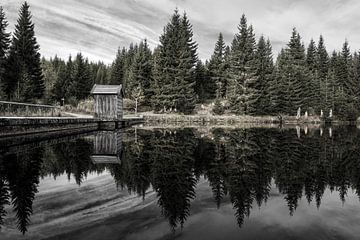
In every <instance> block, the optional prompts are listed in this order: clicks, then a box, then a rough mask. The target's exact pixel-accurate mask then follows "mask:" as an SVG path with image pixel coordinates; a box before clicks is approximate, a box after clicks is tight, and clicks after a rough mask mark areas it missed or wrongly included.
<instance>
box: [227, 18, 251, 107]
mask: <svg viewBox="0 0 360 240" xmlns="http://www.w3.org/2000/svg"><path fill="white" fill-rule="evenodd" d="M238 29H239V33H238V34H236V35H235V37H234V39H233V42H232V46H231V57H230V76H229V77H230V83H229V86H228V97H229V101H230V108H231V109H232V111H234V112H236V113H248V112H249V111H252V110H251V107H250V108H249V105H251V104H252V103H251V102H250V101H249V99H250V98H251V97H252V95H254V94H257V93H256V90H255V89H254V88H253V83H254V81H256V78H255V76H254V74H255V69H254V62H253V61H254V49H255V44H256V41H255V36H254V34H253V29H252V26H249V27H248V25H247V19H246V17H245V15H242V17H241V20H240V25H239V26H238Z"/></svg>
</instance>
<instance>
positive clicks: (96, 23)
mask: <svg viewBox="0 0 360 240" xmlns="http://www.w3.org/2000/svg"><path fill="white" fill-rule="evenodd" d="M21 3H22V1H19V0H1V3H0V5H1V4H2V5H3V7H4V9H5V12H6V16H7V19H8V22H9V30H10V31H12V30H13V28H14V25H15V22H16V18H17V15H18V9H19V7H20V5H21ZM28 3H29V4H30V7H31V12H32V14H33V20H34V22H35V31H36V36H37V38H38V41H39V44H40V47H41V54H42V55H43V56H45V57H47V58H48V57H51V56H54V55H55V54H57V55H58V56H60V57H63V58H67V56H68V55H69V54H72V55H74V54H76V53H77V52H79V51H81V52H82V53H83V54H84V55H85V56H86V57H88V58H89V59H90V60H93V61H97V60H102V61H104V62H106V63H110V62H111V61H112V60H113V59H114V57H115V54H116V51H117V48H118V47H119V46H120V47H123V46H125V47H127V46H128V45H129V44H130V43H131V42H139V41H140V40H141V39H144V38H147V39H148V41H149V43H150V46H151V47H154V46H155V45H156V44H157V43H158V39H159V35H160V34H161V33H162V30H163V27H164V25H165V24H166V23H167V22H168V20H169V18H170V16H171V14H172V13H173V11H174V9H175V8H176V7H178V8H179V10H180V11H181V12H183V11H186V13H187V14H188V16H189V19H190V21H191V23H192V24H193V30H194V34H195V37H194V38H195V40H196V41H197V42H198V44H199V56H200V58H201V59H203V60H204V59H207V58H209V57H210V55H211V53H212V51H213V48H214V44H215V41H216V39H217V36H218V33H219V32H222V33H223V34H224V36H225V40H226V42H227V44H230V42H231V40H232V38H233V35H234V34H235V33H236V31H237V25H238V24H239V21H240V17H241V15H242V14H243V13H244V14H245V15H246V16H247V18H248V22H249V23H251V24H253V26H254V29H255V33H256V36H257V37H259V36H260V35H261V34H263V35H264V36H265V37H268V38H270V40H271V42H272V45H273V49H274V52H275V54H276V53H277V52H278V51H279V50H280V49H281V48H282V47H284V46H285V44H286V43H287V41H288V40H289V37H290V34H291V30H292V28H293V27H296V28H297V29H298V31H299V32H300V34H301V36H302V38H303V41H304V43H305V44H306V45H307V44H308V42H309V41H310V39H311V38H314V40H315V41H317V40H318V37H319V35H320V34H322V35H323V36H324V38H325V43H326V47H327V49H328V51H331V50H333V49H336V50H338V49H340V48H341V46H342V44H343V42H344V40H345V39H347V40H348V41H349V43H350V47H351V50H352V51H355V50H357V49H359V48H360V33H359V29H360V15H359V13H358V12H359V9H360V1H357V0H266V1H263V0H251V1H248V0H221V1H220V0H51V1H50V0H28Z"/></svg>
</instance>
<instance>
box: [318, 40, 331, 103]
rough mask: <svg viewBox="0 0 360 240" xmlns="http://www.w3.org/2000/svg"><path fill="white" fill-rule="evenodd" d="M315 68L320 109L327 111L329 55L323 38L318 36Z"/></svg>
mask: <svg viewBox="0 0 360 240" xmlns="http://www.w3.org/2000/svg"><path fill="white" fill-rule="evenodd" d="M316 57H317V58H316V66H317V77H318V81H319V84H320V92H319V93H318V96H319V97H320V99H321V100H320V102H319V105H320V109H321V110H328V109H327V108H328V107H329V99H330V96H329V94H330V90H331V89H330V88H329V86H330V83H329V79H328V71H329V54H328V53H327V51H326V48H325V43H324V38H323V36H322V35H320V38H319V42H318V45H317V52H316Z"/></svg>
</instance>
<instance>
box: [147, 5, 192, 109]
mask: <svg viewBox="0 0 360 240" xmlns="http://www.w3.org/2000/svg"><path fill="white" fill-rule="evenodd" d="M191 37H192V30H191V25H189V24H188V20H187V18H186V15H184V17H181V16H180V15H179V13H178V10H175V13H174V14H173V16H172V17H171V20H170V22H169V23H168V24H167V25H166V27H165V28H164V33H163V34H162V35H161V36H160V46H159V58H157V61H158V62H156V64H155V69H154V71H155V72H156V74H155V75H154V77H155V78H156V79H154V82H155V83H156V85H157V87H158V88H159V89H157V90H156V91H157V92H158V94H157V95H155V96H154V97H153V99H152V101H153V106H154V107H155V109H156V110H161V109H177V110H179V111H180V112H183V113H191V112H192V111H193V109H194V107H195V100H196V98H195V92H194V84H195V82H194V77H193V70H194V64H195V61H194V60H195V56H196V55H195V54H194V47H195V49H196V46H197V45H196V44H194V42H193V41H192V38H191Z"/></svg>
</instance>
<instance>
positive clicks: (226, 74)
mask: <svg viewBox="0 0 360 240" xmlns="http://www.w3.org/2000/svg"><path fill="white" fill-rule="evenodd" d="M7 25H8V24H7V21H6V18H5V13H4V11H3V9H2V8H1V9H0V80H1V81H0V98H1V99H8V100H14V101H23V102H28V101H29V102H34V101H41V102H46V103H58V102H61V101H62V99H64V101H65V103H68V104H69V103H70V104H73V105H76V104H77V103H78V102H79V101H81V100H83V99H86V98H87V97H89V92H90V89H91V87H92V86H93V84H95V83H98V84H123V86H124V90H125V97H126V98H129V99H131V100H133V101H137V102H138V103H139V105H140V106H141V107H143V108H144V109H152V110H154V111H155V112H180V113H185V114H190V113H193V111H194V108H195V104H197V103H214V107H213V112H214V113H215V114H223V113H235V114H248V115H295V114H296V112H297V110H298V109H299V108H301V110H302V113H304V112H305V111H307V112H308V114H309V115H321V112H323V113H324V115H326V116H328V114H329V112H330V110H332V111H333V113H334V116H335V117H337V118H338V119H347V120H354V119H356V118H357V116H358V113H359V110H360V109H359V108H360V98H359V97H358V95H357V93H358V92H359V90H360V56H359V52H353V53H352V52H351V50H350V47H349V44H348V42H347V41H346V40H345V42H344V44H343V46H342V50H341V51H339V52H337V51H333V52H328V51H327V49H326V46H325V40H324V37H323V36H321V35H320V37H319V39H318V40H317V42H315V41H314V40H311V41H310V43H309V44H308V45H307V46H306V47H305V44H304V43H303V41H302V39H301V36H300V34H299V33H298V32H297V30H296V29H295V28H294V29H293V31H292V33H291V36H290V39H289V41H288V44H287V45H286V46H284V48H283V49H282V50H281V51H280V53H279V54H278V56H277V57H276V59H274V57H273V53H272V47H271V41H270V40H269V39H266V38H265V37H264V36H262V35H261V36H260V37H258V38H257V37H256V36H255V34H254V29H253V26H252V25H251V24H249V23H248V22H247V19H246V17H245V15H243V16H242V17H241V20H240V23H239V25H238V32H237V33H236V34H235V36H234V38H233V40H232V42H231V44H229V45H226V43H225V41H224V39H223V36H222V34H221V33H220V34H219V37H218V40H217V41H216V43H215V47H214V52H213V54H212V56H211V58H210V59H208V60H206V61H205V62H203V61H201V60H200V59H199V57H198V55H197V49H198V45H197V43H196V42H195V41H194V39H193V30H192V25H191V23H190V20H189V18H188V16H187V15H186V14H185V13H184V14H180V13H179V12H178V10H175V12H174V13H173V15H172V16H171V18H170V20H169V22H168V23H167V24H166V26H165V27H164V30H163V33H162V34H161V36H160V37H159V42H160V44H159V45H158V46H157V47H155V49H153V50H152V49H150V48H149V45H148V43H147V41H146V39H145V40H143V41H141V42H140V43H132V44H130V46H129V47H123V48H119V50H118V52H117V55H116V58H115V60H114V62H113V63H112V64H110V65H106V64H104V63H102V62H90V61H88V60H87V59H86V58H85V57H84V56H83V55H82V54H81V53H78V54H77V55H76V56H75V57H71V56H70V57H69V59H67V60H63V59H60V58H59V57H57V56H55V57H54V58H51V59H50V60H46V59H44V58H43V59H41V58H40V54H39V45H38V44H37V41H36V38H35V34H34V24H33V23H32V21H31V14H30V11H29V5H28V4H27V3H26V2H25V3H24V4H23V5H22V7H21V9H20V12H19V19H18V21H17V24H16V26H15V31H14V33H13V36H12V38H11V39H10V34H9V33H7V32H6V27H7Z"/></svg>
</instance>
